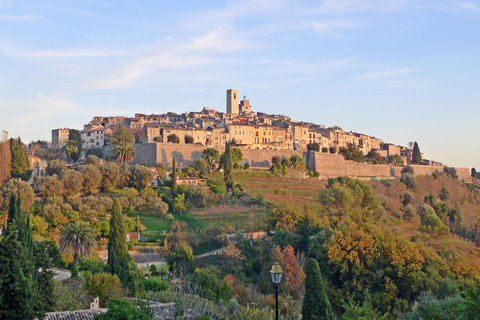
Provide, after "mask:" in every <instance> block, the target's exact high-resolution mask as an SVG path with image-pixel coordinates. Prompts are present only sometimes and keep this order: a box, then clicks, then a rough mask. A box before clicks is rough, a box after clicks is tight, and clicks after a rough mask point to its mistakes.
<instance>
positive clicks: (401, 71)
mask: <svg viewBox="0 0 480 320" xmlns="http://www.w3.org/2000/svg"><path fill="white" fill-rule="evenodd" d="M417 70H418V68H398V69H390V70H383V71H378V72H370V73H366V74H364V75H362V76H360V77H358V78H357V79H356V80H373V79H379V78H389V77H396V76H404V75H407V74H410V73H413V72H415V71H417Z"/></svg>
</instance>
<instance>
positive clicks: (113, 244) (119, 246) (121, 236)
mask: <svg viewBox="0 0 480 320" xmlns="http://www.w3.org/2000/svg"><path fill="white" fill-rule="evenodd" d="M130 259H131V257H130V255H129V254H128V251H127V235H126V233H125V226H124V224H123V215H122V207H121V206H120V201H119V200H118V198H115V199H114V200H113V209H112V217H111V218H110V232H109V234H108V261H107V265H106V268H105V270H106V271H107V272H109V273H111V274H114V275H118V278H119V279H120V281H121V282H122V284H123V285H124V286H125V287H127V288H129V289H130V290H131V291H132V293H135V292H137V291H138V287H137V284H136V283H135V279H134V277H133V274H132V271H131V270H130Z"/></svg>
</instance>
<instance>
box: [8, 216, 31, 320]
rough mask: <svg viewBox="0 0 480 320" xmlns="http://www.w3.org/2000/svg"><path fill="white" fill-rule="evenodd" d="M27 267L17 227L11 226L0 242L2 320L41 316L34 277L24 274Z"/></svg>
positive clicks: (21, 319) (23, 319) (25, 319)
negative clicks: (25, 266)
mask: <svg viewBox="0 0 480 320" xmlns="http://www.w3.org/2000/svg"><path fill="white" fill-rule="evenodd" d="M24 265H25V256H24V254H23V246H22V244H21V242H20V241H19V240H18V229H17V225H16V223H11V224H8V225H7V229H6V232H5V233H4V236H3V238H2V240H0V320H3V319H9V320H16V319H18V320H30V319H35V318H36V317H39V316H41V313H40V312H38V311H36V310H38V309H37V308H36V307H37V305H38V302H37V300H36V299H35V298H36V297H35V293H34V288H33V281H32V278H31V275H30V274H25V273H24Z"/></svg>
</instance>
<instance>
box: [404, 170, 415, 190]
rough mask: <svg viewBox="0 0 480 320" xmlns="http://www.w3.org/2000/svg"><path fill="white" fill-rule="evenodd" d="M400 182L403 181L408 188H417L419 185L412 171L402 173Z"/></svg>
mask: <svg viewBox="0 0 480 320" xmlns="http://www.w3.org/2000/svg"><path fill="white" fill-rule="evenodd" d="M400 182H402V183H403V184H404V185H405V186H406V187H407V188H409V189H412V190H413V189H415V188H416V187H417V181H416V180H415V177H414V176H413V175H412V174H410V173H402V176H401V177H400Z"/></svg>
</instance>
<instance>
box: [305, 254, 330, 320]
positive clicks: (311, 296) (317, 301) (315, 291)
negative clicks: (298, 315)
mask: <svg viewBox="0 0 480 320" xmlns="http://www.w3.org/2000/svg"><path fill="white" fill-rule="evenodd" d="M305 274H306V275H307V277H306V279H305V296H304V298H303V306H302V319H303V320H314V319H324V320H330V319H332V320H333V319H334V316H333V312H332V306H331V305H330V301H328V297H327V293H326V292H325V288H324V286H323V279H322V273H321V272H320V267H319V266H318V262H317V260H315V259H312V258H310V259H308V261H307V264H306V266H305Z"/></svg>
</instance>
